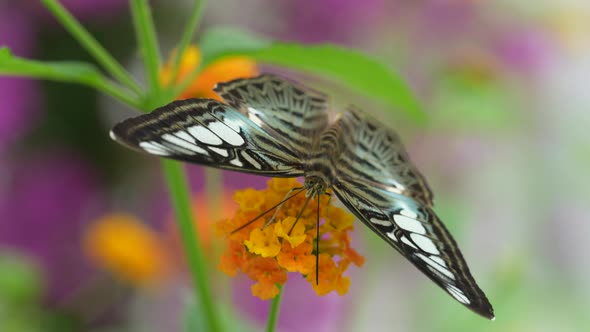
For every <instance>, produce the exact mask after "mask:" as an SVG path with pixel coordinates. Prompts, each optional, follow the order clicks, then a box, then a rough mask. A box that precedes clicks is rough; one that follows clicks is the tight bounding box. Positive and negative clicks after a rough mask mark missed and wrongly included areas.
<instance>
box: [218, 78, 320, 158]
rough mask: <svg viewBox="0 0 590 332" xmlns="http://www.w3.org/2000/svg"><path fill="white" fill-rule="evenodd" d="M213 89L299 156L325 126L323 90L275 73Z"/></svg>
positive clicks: (227, 83) (226, 83)
mask: <svg viewBox="0 0 590 332" xmlns="http://www.w3.org/2000/svg"><path fill="white" fill-rule="evenodd" d="M215 92H217V93H218V94H219V95H220V96H221V97H223V99H224V100H225V101H226V102H227V103H228V104H229V105H230V106H232V107H234V108H235V109H237V110H239V111H240V112H241V113H242V114H244V115H245V116H247V117H248V118H249V119H250V120H252V121H253V122H255V123H256V124H258V125H259V126H260V127H261V128H262V129H264V130H265V131H266V132H268V133H269V134H271V135H272V136H273V137H275V138H277V139H281V140H283V141H284V142H285V144H289V145H290V146H291V148H292V149H293V151H294V152H296V153H297V155H298V156H299V157H300V158H302V159H305V158H306V157H307V156H308V154H309V152H310V151H311V147H312V145H313V142H314V140H316V139H318V138H319V137H320V134H321V133H322V132H323V131H324V130H325V129H326V127H327V126H328V121H329V120H328V116H329V114H328V111H327V103H328V101H327V97H326V96H325V95H324V94H323V93H321V92H318V91H315V90H313V89H310V88H308V87H305V86H303V85H301V84H299V83H297V82H293V81H290V80H287V79H284V78H281V77H278V76H275V75H271V74H264V75H260V76H258V77H254V78H247V79H237V80H234V81H230V82H225V83H219V84H218V85H217V86H216V87H215Z"/></svg>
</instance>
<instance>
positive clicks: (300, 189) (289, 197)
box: [230, 188, 303, 234]
mask: <svg viewBox="0 0 590 332" xmlns="http://www.w3.org/2000/svg"><path fill="white" fill-rule="evenodd" d="M295 189H297V188H295ZM298 189H299V191H298V192H297V193H295V194H293V195H291V196H288V197H287V196H285V199H283V200H282V201H280V202H278V203H277V204H276V205H274V206H272V207H271V208H270V209H268V210H266V211H264V212H262V213H261V214H259V215H257V216H256V217H255V218H254V219H252V220H250V221H248V222H247V223H245V224H243V225H242V226H240V227H238V228H236V229H234V230H233V231H232V232H231V233H230V234H235V233H236V232H239V231H241V230H242V229H244V228H246V227H248V225H250V224H252V223H253V222H255V221H256V220H258V219H260V218H261V217H262V216H264V215H265V214H267V213H269V212H270V211H272V210H274V209H275V208H277V207H278V206H280V205H282V204H284V203H285V202H286V201H288V200H290V199H291V198H293V197H295V196H297V195H299V194H301V193H302V192H303V188H298ZM265 227H266V225H265Z"/></svg>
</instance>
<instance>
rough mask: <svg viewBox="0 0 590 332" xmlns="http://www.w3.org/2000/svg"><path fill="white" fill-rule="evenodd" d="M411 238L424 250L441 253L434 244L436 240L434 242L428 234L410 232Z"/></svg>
mask: <svg viewBox="0 0 590 332" xmlns="http://www.w3.org/2000/svg"><path fill="white" fill-rule="evenodd" d="M410 238H412V241H414V243H415V244H416V245H417V246H418V247H420V249H422V250H423V251H426V252H427V253H430V254H435V255H440V252H439V251H438V249H436V245H435V244H434V242H432V240H431V239H429V238H427V237H426V236H423V235H420V234H416V233H412V234H410Z"/></svg>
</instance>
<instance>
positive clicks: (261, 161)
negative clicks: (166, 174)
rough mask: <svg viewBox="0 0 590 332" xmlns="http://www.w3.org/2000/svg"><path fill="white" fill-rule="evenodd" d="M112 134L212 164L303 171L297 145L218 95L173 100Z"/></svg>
mask: <svg viewBox="0 0 590 332" xmlns="http://www.w3.org/2000/svg"><path fill="white" fill-rule="evenodd" d="M111 137H112V138H113V139H114V140H115V141H117V142H119V143H121V144H123V145H126V146H128V147H130V148H132V149H135V150H138V151H141V152H146V153H149V154H153V155H157V156H161V157H166V158H171V159H176V160H180V161H186V162H191V163H196V164H201V165H206V166H211V167H217V168H222V169H227V170H233V171H241V172H246V173H254V174H260V175H268V176H283V177H294V176H300V175H302V174H303V172H302V170H301V164H300V162H299V159H298V157H297V156H296V154H295V153H294V152H293V148H292V147H290V146H289V145H288V144H287V143H285V142H283V140H279V139H275V138H274V137H273V136H271V135H270V134H269V133H267V132H266V131H265V130H264V129H262V128H261V127H260V126H258V125H257V124H256V123H254V122H252V121H251V120H250V119H248V117H246V116H245V115H243V114H242V113H240V112H238V111H237V110H235V109H233V108H232V107H230V106H228V105H226V104H223V103H221V102H218V101H216V100H212V99H187V100H179V101H175V102H172V103H170V104H168V105H166V106H164V107H161V108H158V109H156V110H155V111H153V112H151V113H148V114H144V115H140V116H137V117H135V118H130V119H127V120H125V121H123V122H120V123H118V124H117V125H115V127H113V129H112V130H111Z"/></svg>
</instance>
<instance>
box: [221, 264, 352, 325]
mask: <svg viewBox="0 0 590 332" xmlns="http://www.w3.org/2000/svg"><path fill="white" fill-rule="evenodd" d="M298 277H299V276H297V275H295V274H293V273H291V274H289V282H287V284H286V285H285V288H284V291H283V298H282V300H281V310H280V314H279V320H278V324H277V329H278V330H279V331H285V332H296V331H316V332H337V331H342V330H344V329H345V326H343V324H342V322H346V319H343V317H344V316H345V315H346V311H347V309H348V307H349V306H350V299H351V296H346V297H342V296H339V295H338V294H335V293H332V294H328V295H326V296H318V295H317V294H316V293H315V292H314V291H313V289H312V288H311V287H310V286H309V282H307V281H306V280H305V279H304V278H301V277H299V278H298ZM251 283H252V281H250V280H246V278H236V279H235V281H234V285H233V286H234V287H233V289H234V292H233V301H232V302H233V303H234V304H235V306H236V308H237V310H238V311H239V312H241V313H244V314H245V315H246V316H247V317H249V318H250V319H252V320H253V321H254V322H256V323H257V324H258V325H259V326H264V324H265V323H266V320H267V319H268V313H269V309H270V304H271V301H263V300H260V299H259V298H256V297H254V296H252V293H251V290H250V284H251Z"/></svg>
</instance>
